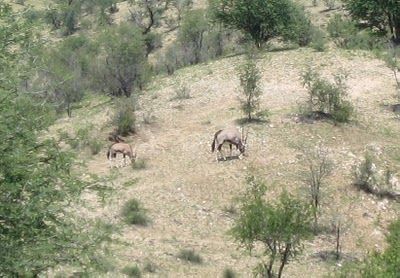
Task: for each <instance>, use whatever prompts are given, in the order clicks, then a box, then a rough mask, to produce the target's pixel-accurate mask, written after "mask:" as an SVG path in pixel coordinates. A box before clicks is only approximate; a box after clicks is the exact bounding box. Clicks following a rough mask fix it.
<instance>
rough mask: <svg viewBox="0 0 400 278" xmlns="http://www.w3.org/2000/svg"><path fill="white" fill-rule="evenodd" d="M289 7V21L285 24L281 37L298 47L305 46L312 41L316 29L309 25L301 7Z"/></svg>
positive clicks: (309, 22) (308, 20)
mask: <svg viewBox="0 0 400 278" xmlns="http://www.w3.org/2000/svg"><path fill="white" fill-rule="evenodd" d="M291 5H292V6H291V9H290V11H291V15H290V20H289V21H288V23H286V24H287V26H285V28H283V29H282V31H281V36H282V37H283V39H285V40H288V41H292V42H294V43H297V44H298V45H299V46H307V45H309V44H310V43H311V41H312V39H313V35H314V30H315V29H316V27H315V26H313V25H312V24H311V20H310V19H309V17H308V15H307V14H306V13H305V11H304V8H303V7H301V6H299V5H297V4H291Z"/></svg>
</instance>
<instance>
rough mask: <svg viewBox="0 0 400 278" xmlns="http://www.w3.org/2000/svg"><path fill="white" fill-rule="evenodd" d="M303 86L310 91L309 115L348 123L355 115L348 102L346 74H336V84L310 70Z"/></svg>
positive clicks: (306, 74) (305, 75)
mask: <svg viewBox="0 0 400 278" xmlns="http://www.w3.org/2000/svg"><path fill="white" fill-rule="evenodd" d="M302 77H303V85H304V86H305V87H306V88H307V89H308V102H307V105H308V111H307V113H309V115H311V114H312V113H315V112H317V113H318V114H324V115H327V116H329V117H331V118H332V119H333V120H334V121H335V122H339V123H342V122H348V121H350V118H351V116H352V115H353V111H354V110H353V106H352V104H351V103H350V102H349V101H348V100H346V97H347V91H346V89H347V88H346V86H345V83H344V82H345V78H346V76H345V75H344V74H336V75H335V82H334V83H331V82H329V81H328V80H325V79H323V78H321V76H320V75H319V74H318V73H317V72H315V71H313V70H311V69H309V70H307V71H306V72H305V73H304V74H303V76H302Z"/></svg>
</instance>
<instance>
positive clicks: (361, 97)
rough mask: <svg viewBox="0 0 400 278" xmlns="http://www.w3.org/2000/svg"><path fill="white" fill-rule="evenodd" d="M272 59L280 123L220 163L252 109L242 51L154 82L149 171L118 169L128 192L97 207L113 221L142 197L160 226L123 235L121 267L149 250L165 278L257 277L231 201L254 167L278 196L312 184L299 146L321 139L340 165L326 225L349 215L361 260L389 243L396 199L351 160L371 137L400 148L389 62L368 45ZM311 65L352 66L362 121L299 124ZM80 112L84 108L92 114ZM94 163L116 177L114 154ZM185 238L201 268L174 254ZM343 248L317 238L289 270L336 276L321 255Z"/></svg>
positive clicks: (142, 144)
mask: <svg viewBox="0 0 400 278" xmlns="http://www.w3.org/2000/svg"><path fill="white" fill-rule="evenodd" d="M268 56H269V59H264V58H260V59H259V64H260V68H261V69H262V71H263V77H262V85H263V86H262V88H263V90H264V91H265V93H264V95H263V99H262V107H266V108H269V109H270V110H271V112H272V116H271V122H270V123H268V124H258V125H257V124H254V125H251V126H250V135H249V144H250V145H249V150H248V157H246V158H245V159H244V160H231V161H227V162H221V163H216V162H215V161H214V155H213V154H211V153H210V143H211V139H212V135H213V134H214V132H215V131H216V130H218V129H219V128H222V127H225V126H228V125H234V124H235V120H237V119H238V118H240V117H241V116H242V115H241V114H240V110H239V103H238V100H237V96H238V95H239V91H238V89H237V88H238V85H239V84H238V80H237V78H236V73H235V72H236V65H237V64H238V63H240V61H241V59H242V58H241V57H235V58H228V59H223V60H220V61H218V62H211V63H209V64H207V65H198V66H193V67H190V68H186V69H182V70H179V71H178V72H177V73H176V74H175V75H174V76H172V77H165V78H158V79H157V80H155V81H154V83H153V85H152V86H150V89H149V91H148V92H147V93H146V94H145V96H144V98H143V99H142V100H141V101H142V104H141V107H146V108H148V107H151V108H152V109H153V111H154V114H155V116H156V118H157V121H156V123H154V124H153V125H145V126H143V127H142V128H141V129H140V130H139V133H138V135H136V137H135V138H131V140H133V141H134V145H136V147H137V152H138V156H140V157H141V158H143V159H145V161H146V168H145V169H143V170H142V171H134V170H132V168H131V167H125V168H122V169H120V170H118V171H119V175H117V176H115V178H114V180H113V183H114V184H115V186H116V188H117V191H118V193H117V196H115V198H112V199H111V200H110V201H109V204H108V205H106V206H105V207H101V206H96V204H93V207H94V209H93V211H87V214H88V216H92V217H94V216H101V217H104V218H108V219H110V221H115V220H111V219H115V217H116V216H117V215H118V213H119V212H120V210H121V207H122V206H123V204H124V203H125V202H126V201H127V200H129V199H131V198H139V199H140V201H141V203H143V206H144V207H146V208H147V209H148V215H149V218H151V219H152V223H151V225H150V226H148V227H146V228H135V229H132V228H131V227H126V228H124V229H123V232H122V234H121V236H120V237H121V239H122V240H124V242H127V243H128V244H127V245H126V246H125V247H123V246H116V247H115V250H114V252H115V255H116V257H118V266H120V267H121V268H122V267H123V266H124V265H127V264H129V263H130V262H131V261H132V260H135V261H138V262H140V261H144V260H145V259H150V260H151V261H154V262H156V263H157V265H158V266H159V271H158V272H157V275H156V276H158V275H160V273H161V275H164V276H173V277H207V276H212V277H216V276H218V275H221V271H222V270H223V269H224V268H226V267H231V268H234V269H235V271H237V272H238V273H239V274H240V275H242V276H244V277H246V276H249V275H250V273H251V269H252V267H253V266H254V265H255V262H256V261H255V260H253V259H249V257H248V256H247V255H246V254H244V253H242V252H241V251H240V250H238V249H237V245H236V243H235V242H234V241H233V240H232V238H230V237H229V236H228V235H227V233H226V232H227V231H228V230H229V228H230V227H231V225H232V221H233V220H232V217H231V216H230V215H227V213H226V212H225V210H226V208H227V207H229V206H231V205H232V200H235V198H236V197H237V196H239V195H240V194H241V192H243V190H244V186H245V185H244V182H243V181H244V177H245V175H246V174H247V173H248V171H249V170H250V169H254V170H253V171H255V172H257V173H258V174H259V175H261V176H263V177H265V178H266V179H267V180H269V181H271V184H270V187H269V191H268V198H273V197H274V196H276V195H277V194H279V193H280V192H281V191H282V190H283V189H286V190H288V191H290V192H292V193H299V194H302V189H301V188H302V186H303V185H302V183H301V182H300V181H298V180H297V173H298V170H299V165H298V163H299V159H298V155H299V154H298V153H297V151H296V149H295V148H294V147H293V146H294V145H298V144H304V143H305V142H307V143H308V144H315V143H316V142H319V141H324V144H325V145H326V146H328V147H329V148H330V150H331V151H332V153H333V159H334V162H335V171H334V173H333V176H332V177H331V178H330V179H329V181H328V183H329V192H328V193H329V194H327V195H326V198H325V200H324V202H325V204H324V207H325V209H324V210H323V215H322V218H321V220H322V222H323V221H324V218H325V221H328V220H329V219H328V218H329V216H334V215H343V216H344V217H346V219H347V220H348V221H349V222H351V223H352V225H351V226H350V227H349V228H348V229H347V231H346V232H345V234H344V236H343V240H344V242H343V251H344V252H345V253H346V254H349V255H352V256H358V257H360V256H362V255H363V254H365V253H366V252H367V251H368V250H373V249H375V248H378V249H381V248H383V244H384V235H383V232H384V230H385V227H386V225H387V223H388V222H389V221H390V220H391V219H393V218H394V216H395V214H394V208H393V205H392V204H390V203H385V202H383V201H379V200H377V199H375V198H373V197H371V196H368V195H366V194H364V193H362V192H359V191H357V190H356V189H355V188H354V187H353V186H352V185H351V182H352V169H351V167H352V165H353V164H354V163H355V161H356V160H357V159H358V158H360V157H362V155H363V153H364V150H365V147H366V146H367V145H370V146H375V147H376V148H379V149H382V150H386V149H387V150H392V151H393V150H396V151H397V152H398V151H399V149H398V147H397V142H398V140H397V139H398V137H399V134H400V130H399V127H398V122H397V120H396V119H395V118H394V115H393V114H392V113H391V112H390V111H388V110H385V109H384V108H382V106H381V103H382V102H385V101H386V102H391V101H392V100H394V98H393V94H394V84H393V80H392V78H391V75H390V71H389V70H388V69H387V68H386V67H385V66H384V65H383V63H382V62H380V61H378V60H375V59H372V58H371V57H368V55H365V53H363V52H358V53H348V52H341V51H330V52H326V53H317V52H313V51H311V50H307V49H299V50H293V51H285V52H274V53H272V54H268ZM309 63H312V64H313V65H315V66H319V67H320V69H321V71H322V73H324V74H325V75H326V76H327V77H328V76H330V73H333V72H335V71H336V70H338V69H341V68H343V69H345V70H348V71H349V72H350V77H349V80H348V85H349V93H350V97H351V99H352V100H353V101H354V103H355V106H356V108H357V111H358V114H359V117H358V122H357V123H352V124H349V125H343V126H333V125H331V124H329V123H323V122H321V123H316V124H300V123H296V122H295V121H294V120H293V117H292V113H294V112H295V111H296V106H297V103H298V102H301V101H302V100H303V99H304V97H305V96H306V91H305V89H304V88H303V87H302V86H301V80H300V78H299V75H300V72H302V70H303V68H304V67H305V66H306V65H307V64H309ZM355 69H358V70H355ZM210 72H212V74H209V73H210ZM177 79H179V80H186V82H187V84H190V85H189V86H190V91H191V95H192V98H190V99H188V100H185V102H184V104H183V107H182V109H181V110H177V109H174V106H173V103H172V102H170V101H169V99H170V98H171V97H172V96H174V94H175V84H176V80H177ZM154 95H157V98H154V97H153V96H154ZM106 111H107V109H104V110H102V109H98V111H97V112H96V113H93V114H92V115H90V122H96V123H99V124H100V123H101V124H104V125H106V124H107V122H108V120H107V119H108V118H109V115H110V113H107V112H106ZM81 112H82V113H77V115H87V113H85V111H81ZM107 115H108V116H107ZM85 120H88V117H85ZM79 121H81V116H76V117H75V118H73V119H71V120H68V121H67V122H63V121H60V124H59V125H61V126H64V128H67V125H68V124H72V125H73V124H74V122H79ZM59 127H60V126H58V128H59ZM382 127H385V129H383V128H382ZM388 131H390V132H388ZM104 138H106V132H104ZM392 151H391V152H392ZM388 159H389V158H388ZM87 169H88V171H89V172H90V173H96V174H98V175H108V173H109V168H108V165H107V161H106V158H105V156H104V153H102V152H101V153H100V154H99V155H96V156H94V157H93V159H92V160H90V161H88V163H87ZM133 179H138V182H137V183H135V185H134V186H130V187H124V186H122V185H123V184H124V183H126V182H129V181H130V180H133ZM88 200H89V201H90V200H91V198H89V197H88ZM377 219H378V220H379V221H377ZM186 246H191V247H192V248H194V249H196V250H198V252H199V253H201V254H202V257H203V258H204V260H205V262H206V263H204V264H203V265H201V266H196V265H188V264H182V263H180V262H179V261H177V259H176V256H175V254H176V253H178V252H179V250H181V249H182V248H185V247H186ZM333 248H334V246H333V242H332V238H331V236H329V235H321V236H319V237H317V238H316V239H315V240H314V241H312V242H310V243H308V244H307V246H306V250H305V254H304V255H303V256H302V258H301V260H299V261H298V262H294V263H291V264H290V265H289V266H288V269H287V272H286V275H287V276H288V277H300V276H299V273H303V274H304V273H309V272H308V269H309V267H310V265H311V264H312V265H313V267H314V268H315V270H314V271H313V272H312V275H311V274H310V276H309V277H322V276H323V275H325V274H327V273H330V272H331V271H332V270H333V269H334V268H335V266H334V265H332V264H330V263H325V262H322V261H321V260H318V259H316V258H315V256H314V255H315V254H316V253H318V252H321V251H330V250H333ZM149 275H150V274H149Z"/></svg>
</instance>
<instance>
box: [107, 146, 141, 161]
mask: <svg viewBox="0 0 400 278" xmlns="http://www.w3.org/2000/svg"><path fill="white" fill-rule="evenodd" d="M118 153H121V154H122V155H123V158H124V165H127V161H126V160H127V158H129V162H130V163H132V162H135V159H136V151H133V150H132V147H131V146H130V145H129V144H127V143H114V144H112V145H111V146H110V148H109V149H108V151H107V158H108V160H109V162H110V167H112V166H113V163H112V161H113V160H114V159H116V158H117V154H118Z"/></svg>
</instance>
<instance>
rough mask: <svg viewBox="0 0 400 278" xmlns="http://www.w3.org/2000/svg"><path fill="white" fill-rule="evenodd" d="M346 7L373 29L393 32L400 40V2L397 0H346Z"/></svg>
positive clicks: (395, 38)
mask: <svg viewBox="0 0 400 278" xmlns="http://www.w3.org/2000/svg"><path fill="white" fill-rule="evenodd" d="M344 2H345V5H346V9H347V10H348V11H349V12H350V15H351V16H352V17H353V18H354V19H355V20H359V21H362V22H363V23H366V25H367V26H368V27H370V28H372V29H377V30H379V31H380V32H383V33H386V32H387V30H389V32H390V33H391V35H392V37H393V39H394V40H395V41H397V42H399V41H400V2H399V1H396V0H389V1H379V0H345V1H344Z"/></svg>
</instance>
